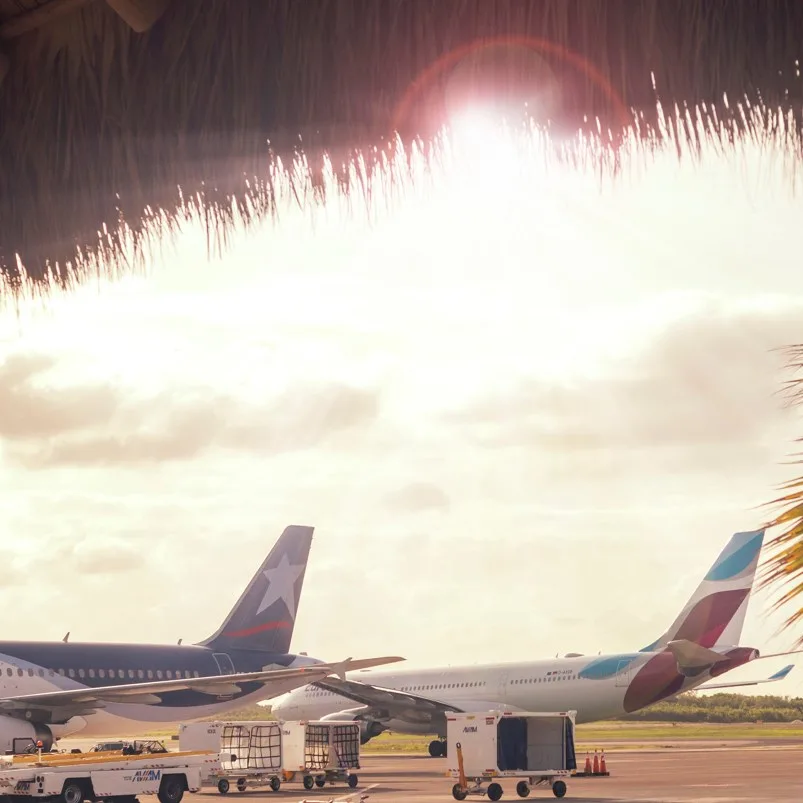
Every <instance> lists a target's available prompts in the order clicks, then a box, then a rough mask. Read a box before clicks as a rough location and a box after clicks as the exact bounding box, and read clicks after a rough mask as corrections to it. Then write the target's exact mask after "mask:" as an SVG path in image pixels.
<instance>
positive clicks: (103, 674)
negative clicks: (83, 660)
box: [98, 669, 106, 678]
mask: <svg viewBox="0 0 803 803" xmlns="http://www.w3.org/2000/svg"><path fill="white" fill-rule="evenodd" d="M98 677H102V678H105V677H106V670H105V669H98Z"/></svg>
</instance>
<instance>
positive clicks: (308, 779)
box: [303, 775, 315, 789]
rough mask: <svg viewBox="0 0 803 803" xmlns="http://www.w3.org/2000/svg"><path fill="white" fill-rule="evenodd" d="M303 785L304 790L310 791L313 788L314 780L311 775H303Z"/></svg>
mask: <svg viewBox="0 0 803 803" xmlns="http://www.w3.org/2000/svg"><path fill="white" fill-rule="evenodd" d="M303 783H304V788H305V789H312V787H313V786H315V779H314V778H313V777H312V776H311V775H305V776H304V781H303Z"/></svg>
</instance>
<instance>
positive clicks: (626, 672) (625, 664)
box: [616, 661, 630, 686]
mask: <svg viewBox="0 0 803 803" xmlns="http://www.w3.org/2000/svg"><path fill="white" fill-rule="evenodd" d="M616 685H617V686H629V685H630V661H619V664H618V666H617V667H616Z"/></svg>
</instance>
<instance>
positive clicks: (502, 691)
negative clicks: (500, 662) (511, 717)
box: [497, 669, 510, 703]
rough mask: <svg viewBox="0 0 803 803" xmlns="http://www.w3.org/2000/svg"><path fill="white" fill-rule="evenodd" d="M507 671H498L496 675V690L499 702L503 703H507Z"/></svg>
mask: <svg viewBox="0 0 803 803" xmlns="http://www.w3.org/2000/svg"><path fill="white" fill-rule="evenodd" d="M509 674H510V673H509V672H508V670H507V669H500V670H499V674H498V675H497V689H498V690H499V695H500V700H501V702H503V703H506V702H508V699H507V681H508V677H509Z"/></svg>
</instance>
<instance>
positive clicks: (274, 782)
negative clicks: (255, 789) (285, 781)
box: [270, 776, 282, 792]
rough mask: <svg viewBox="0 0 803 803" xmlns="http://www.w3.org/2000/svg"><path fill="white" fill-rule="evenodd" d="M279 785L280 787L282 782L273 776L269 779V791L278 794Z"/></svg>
mask: <svg viewBox="0 0 803 803" xmlns="http://www.w3.org/2000/svg"><path fill="white" fill-rule="evenodd" d="M281 785H282V782H281V781H280V780H279V779H278V778H277V777H275V776H274V777H273V778H271V779H270V788H271V791H273V792H278V791H279V788H280V787H281Z"/></svg>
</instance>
